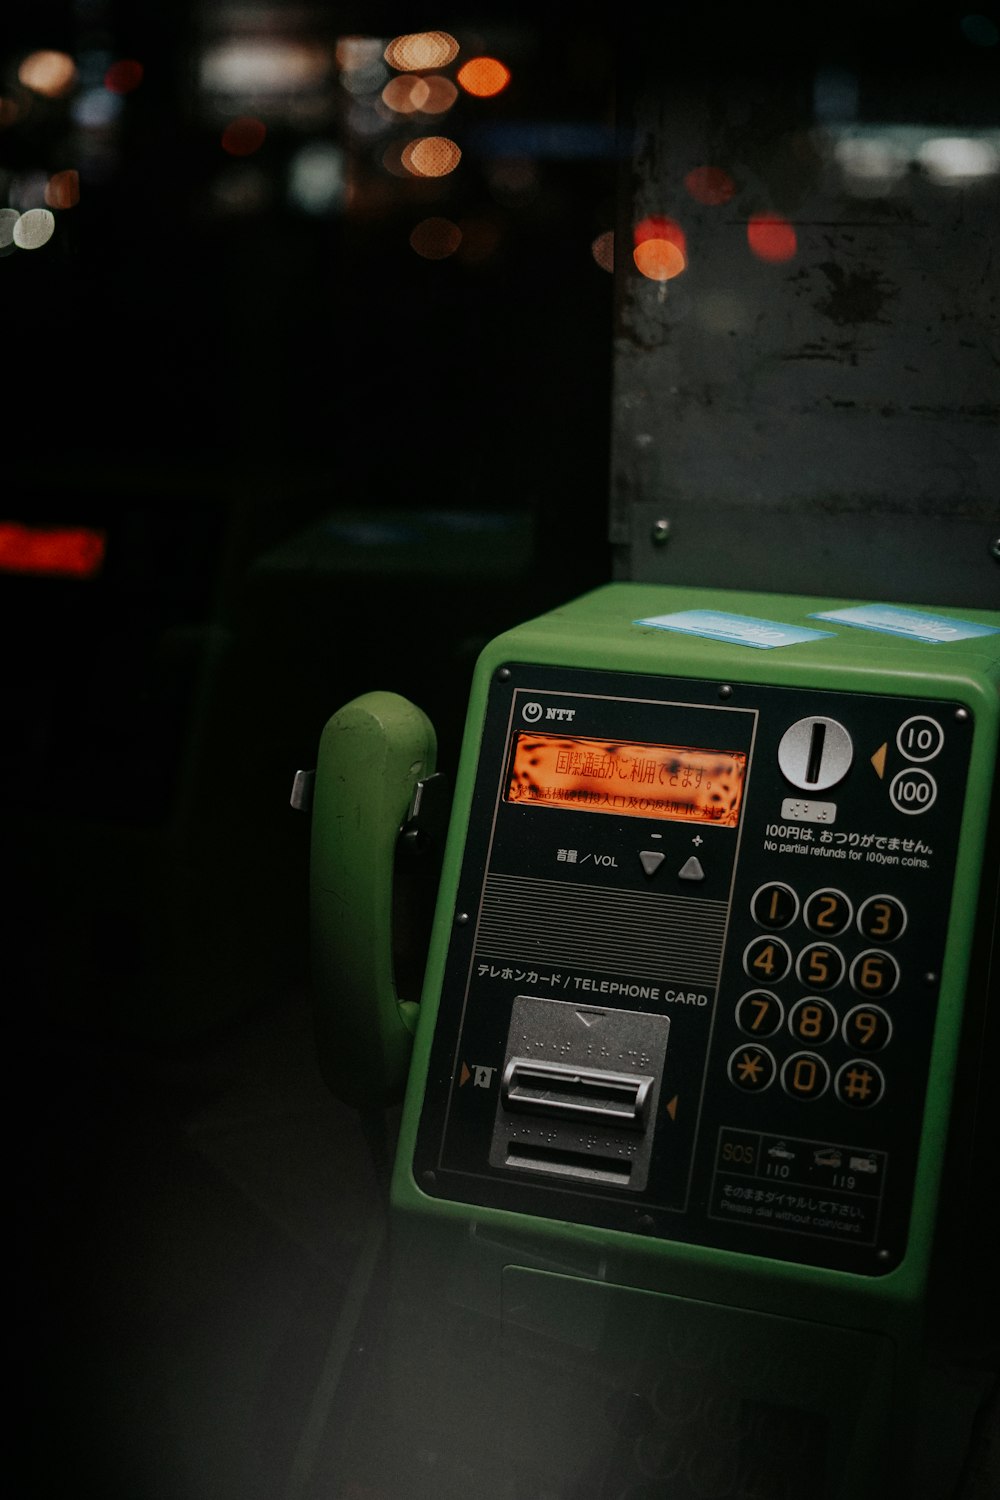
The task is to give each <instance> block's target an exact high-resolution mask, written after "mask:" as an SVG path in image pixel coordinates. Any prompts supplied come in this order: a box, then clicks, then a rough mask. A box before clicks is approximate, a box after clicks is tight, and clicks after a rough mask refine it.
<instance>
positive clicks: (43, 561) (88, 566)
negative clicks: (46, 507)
mask: <svg viewBox="0 0 1000 1500" xmlns="http://www.w3.org/2000/svg"><path fill="white" fill-rule="evenodd" d="M106 548H107V536H106V534H105V533H104V532H103V531H94V530H93V529H92V528H91V527H89V526H22V525H21V524H20V523H19V522H17V521H0V571H2V572H5V573H30V574H33V575H34V576H35V577H36V578H94V577H96V576H97V574H98V573H99V572H100V571H101V567H102V564H103V562H104V554H105V551H106Z"/></svg>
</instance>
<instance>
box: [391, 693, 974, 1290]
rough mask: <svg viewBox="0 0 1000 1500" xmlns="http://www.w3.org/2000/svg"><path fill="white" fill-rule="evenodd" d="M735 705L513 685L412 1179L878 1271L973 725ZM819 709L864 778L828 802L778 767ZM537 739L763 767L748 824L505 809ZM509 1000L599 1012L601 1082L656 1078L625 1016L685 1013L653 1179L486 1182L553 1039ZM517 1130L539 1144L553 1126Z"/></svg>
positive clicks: (826, 793) (450, 971)
mask: <svg viewBox="0 0 1000 1500" xmlns="http://www.w3.org/2000/svg"><path fill="white" fill-rule="evenodd" d="M724 694H725V695H723V689H722V688H721V687H720V685H719V684H715V683H711V682H698V681H688V680H683V679H670V678H660V677H645V676H639V675H629V674H624V673H609V672H603V671H583V670H576V669H566V668H558V667H548V666H546V667H538V666H524V665H516V664H512V665H511V666H509V667H508V668H505V669H504V672H502V673H498V674H496V677H495V679H494V682H493V684H492V688H491V692H490V696H489V702H488V708H487V714H486V721H485V725H484V733H483V739H482V748H481V754H480V762H479V768H478V773H477V780H476V787H475V793H474V798H473V806H472V813H471V817H470V821H469V829H468V838H467V843H466V848H465V854H464V859H463V864H462V872H461V877H460V883H459V891H458V899H457V903H456V908H455V914H456V917H458V916H460V915H461V916H464V918H465V920H464V921H462V920H456V922H455V925H454V928H453V933H452V940H451V944H450V948H449V954H448V960H447V966H446V972H445V979H444V984H443V987H442V994H441V1000H440V1010H439V1015H438V1020H437V1026H436V1032H435V1037H434V1042H433V1048H432V1055H431V1062H430V1069H429V1074H428V1079H427V1086H426V1093H425V1100H424V1107H423V1112H422V1116H421V1123H420V1128H419V1132H418V1139H417V1146H416V1151H415V1160H414V1171H415V1173H416V1175H417V1178H418V1181H420V1182H421V1186H422V1187H424V1188H425V1190H426V1191H427V1192H429V1193H431V1194H432V1195H435V1196H439V1197H444V1198H449V1199H452V1200H456V1201H460V1202H467V1203H470V1204H483V1205H491V1206H494V1207H497V1208H503V1209H507V1210H513V1211H515V1212H518V1213H523V1214H528V1215H537V1216H542V1217H545V1218H554V1219H563V1220H567V1221H571V1222H575V1223H588V1224H593V1225H600V1226H605V1227H608V1228H615V1229H622V1230H632V1231H634V1230H636V1229H637V1228H638V1229H641V1231H642V1232H643V1233H645V1234H647V1235H651V1236H653V1237H658V1238H661V1239H665V1240H677V1241H683V1242H688V1243H692V1244H698V1245H712V1246H717V1247H720V1248H725V1249H732V1250H739V1251H742V1252H745V1253H750V1254H759V1255H766V1256H769V1257H772V1258H778V1259H785V1260H794V1261H797V1262H801V1263H805V1264H812V1265H822V1266H829V1267H833V1268H839V1269H849V1270H852V1271H858V1272H862V1273H866V1274H872V1275H876V1274H880V1273H884V1272H886V1271H888V1270H891V1269H892V1268H893V1267H894V1266H895V1265H897V1264H898V1263H899V1260H900V1259H901V1257H902V1255H903V1252H904V1250H905V1248H906V1241H907V1235H908V1232H909V1220H910V1210H911V1203H912V1196H913V1183H914V1173H915V1164H916V1158H917V1151H918V1147H919V1143H920V1136H921V1130H922V1120H923V1104H924V1094H925V1090H926V1085H927V1079H928V1069H929V1062H930V1047H931V1039H932V1032H933V1027H934V1023H935V1018H936V1015H937V1009H938V998H939V976H940V973H941V968H942V962H943V957H944V942H945V933H946V928H947V921H948V914H949V907H950V902H951V888H952V883H953V880H954V870H955V858H956V844H957V836H958V828H959V824H960V820H961V814H962V808H963V803H964V797H965V785H966V779H967V773H968V763H969V752H970V746H971V739H972V724H971V715H969V714H968V713H967V712H966V711H965V710H964V709H963V708H962V706H961V705H959V704H957V703H948V702H940V701H924V700H920V699H911V698H901V697H896V696H883V695H876V694H856V693H835V692H819V691H813V690H809V691H806V690H800V689H794V688H778V687H762V686H757V685H749V684H748V685H740V684H729V685H727V687H726V689H725V690H724ZM528 704H532V705H537V706H538V707H537V708H535V707H532V708H530V709H529V710H528V716H527V717H526V715H525V706H526V705H528ZM550 710H551V713H550ZM567 711H571V714H572V717H570V715H569V712H567ZM817 717H818V718H821V719H824V720H829V721H832V722H833V723H834V724H835V725H839V726H842V727H843V728H844V729H846V731H847V732H848V734H849V736H850V740H851V742H852V747H853V750H852V759H851V763H850V768H849V769H848V770H847V772H846V775H844V776H843V777H842V779H840V780H839V781H838V782H837V783H836V784H834V785H832V786H830V787H829V788H826V789H821V790H815V791H813V790H811V789H809V788H806V789H804V790H803V789H800V788H797V787H795V786H793V785H790V784H789V782H788V781H787V779H786V778H785V776H784V775H783V774H782V770H781V769H780V768H779V764H778V747H779V743H780V742H781V740H782V737H783V736H784V735H785V734H786V731H788V730H789V728H790V727H791V726H792V725H794V724H796V723H798V722H800V721H803V720H812V719H814V718H817ZM535 726H537V727H538V729H539V731H542V732H545V733H547V734H554V735H560V734H561V735H565V736H567V737H574V736H578V737H580V738H581V739H587V740H601V739H603V740H606V741H609V742H610V741H630V742H634V743H636V744H648V745H673V746H688V747H698V748H702V749H705V750H711V751H719V752H729V753H737V754H739V753H744V754H746V755H747V757H748V759H747V775H746V784H745V790H744V795H743V801H742V807H741V809H740V816H739V822H738V825H737V826H734V827H724V826H717V825H713V824H711V823H699V822H694V821H691V820H690V819H689V818H683V817H682V818H679V819H664V818H658V817H650V816H645V815H643V812H642V810H641V804H640V803H638V802H636V803H635V806H634V808H633V809H632V810H630V809H629V807H628V804H627V802H621V803H620V804H619V806H618V810H616V811H597V810H580V809H578V808H576V807H569V806H562V805H544V804H528V805H524V804H516V803H512V802H510V801H507V800H505V797H504V792H505V789H506V788H507V785H508V778H509V765H510V755H511V746H512V743H513V736H514V735H515V734H516V733H517V732H518V731H522V730H524V729H525V727H528V728H533V727H535ZM904 726H908V727H904ZM829 732H830V736H831V738H830V740H828V741H827V744H828V746H829V745H831V744H833V743H834V730H832V729H831V730H830V731H829ZM813 748H814V749H816V750H818V751H821V750H822V744H821V743H820V742H816V743H815V744H814V746H813ZM904 751H905V752H906V753H904ZM928 751H930V754H928ZM813 758H814V760H815V756H814V757H813ZM807 759H808V757H807ZM786 768H787V767H786ZM809 770H810V774H811V775H812V776H813V778H814V779H816V777H817V775H818V773H817V768H816V765H815V764H814V765H813V766H812V767H811V768H809ZM915 773H916V774H915ZM616 774H617V773H616ZM820 779H822V778H820ZM621 791H622V793H623V794H625V795H626V796H634V793H635V789H634V788H632V787H630V786H622V787H621ZM817 804H819V806H817ZM914 806H916V807H917V808H918V810H917V811H913V810H911V809H912V808H913V807H914ZM661 852H662V854H663V855H664V858H663V859H662V860H659V861H657V860H652V861H651V860H649V859H648V858H647V860H645V861H644V860H643V859H642V858H641V856H642V855H644V854H645V855H647V856H648V855H650V854H651V853H653V854H656V853H661ZM692 858H693V859H694V860H696V861H697V866H696V867H694V868H692V867H691V866H690V865H689V863H688V862H689V861H690V860H691V859H692ZM647 866H652V867H653V868H652V869H651V870H650V869H648V868H647ZM697 867H700V878H699V870H698V868H697ZM682 871H685V874H682ZM692 875H693V876H694V878H692ZM773 888H776V889H773ZM866 903H867V905H866ZM518 996H530V997H533V998H534V999H536V1000H549V1001H556V1002H563V1003H565V1002H573V1004H574V1005H575V1006H576V1007H577V1008H578V1009H579V1010H580V1011H582V1012H583V1014H582V1015H581V1017H580V1024H581V1025H585V1026H586V1027H587V1028H588V1030H590V1029H591V1028H592V1025H593V1022H594V1018H597V1021H598V1024H599V1027H600V1029H601V1030H602V1036H603V1040H602V1043H601V1046H600V1047H596V1043H595V1044H594V1046H595V1048H596V1050H593V1049H592V1052H591V1055H592V1056H593V1057H594V1058H595V1059H596V1060H597V1062H598V1063H599V1065H602V1066H605V1067H608V1068H615V1067H618V1068H619V1069H620V1068H621V1067H622V1066H625V1065H634V1066H637V1067H638V1066H639V1065H640V1063H641V1061H642V1060H641V1059H638V1058H636V1057H633V1058H632V1059H631V1063H630V1061H629V1058H627V1057H625V1055H624V1052H622V1051H621V1049H618V1050H617V1051H616V1044H615V1031H616V1016H619V1017H620V1018H621V1019H620V1024H621V1025H622V1026H623V1025H624V1024H625V1019H624V1015H623V1014H622V1013H625V1012H628V1013H630V1015H633V1016H634V1015H639V1016H641V1015H643V1014H647V1015H660V1016H666V1017H667V1018H668V1021H669V1035H668V1040H667V1044H666V1049H665V1060H664V1061H663V1062H662V1070H661V1069H660V1065H659V1064H657V1065H656V1067H657V1105H656V1117H655V1119H654V1120H652V1121H651V1122H650V1125H649V1129H650V1131H651V1132H652V1133H653V1134H652V1146H651V1150H649V1151H648V1153H647V1154H648V1172H647V1169H646V1166H645V1165H644V1167H643V1172H642V1177H641V1181H642V1186H641V1187H639V1188H636V1187H635V1186H633V1185H628V1186H623V1185H622V1184H621V1183H617V1182H615V1181H613V1180H612V1181H610V1182H609V1183H607V1184H605V1183H602V1182H600V1181H599V1180H597V1181H595V1180H593V1177H592V1176H591V1177H590V1178H588V1176H587V1174H586V1173H584V1172H580V1173H579V1174H577V1175H576V1176H574V1175H570V1176H569V1177H567V1176H566V1175H564V1174H563V1175H560V1174H561V1172H562V1168H561V1167H560V1168H559V1169H556V1167H555V1165H554V1166H553V1169H552V1170H551V1171H547V1170H546V1169H545V1162H544V1155H543V1157H542V1163H541V1170H532V1171H525V1170H523V1169H522V1168H521V1167H519V1166H517V1165H513V1166H505V1165H503V1164H500V1165H492V1166H491V1165H490V1159H491V1143H492V1155H493V1160H494V1161H495V1162H496V1161H500V1160H501V1158H500V1157H499V1156H498V1153H497V1145H496V1141H495V1140H494V1136H495V1133H496V1131H497V1129H498V1122H499V1125H504V1123H505V1120H504V1116H503V1112H502V1106H501V1102H500V1089H501V1082H502V1077H503V1071H504V1067H505V1066H506V1065H507V1064H508V1063H509V1060H510V1058H511V1057H512V1056H514V1055H515V1054H516V1053H517V1052H518V1051H519V1050H523V1049H524V1047H525V1046H529V1047H531V1046H533V1047H534V1048H535V1052H534V1054H533V1055H539V1049H540V1048H542V1046H543V1043H542V1041H541V1040H539V1039H537V1038H535V1039H533V1040H532V1039H527V1038H526V1037H522V1038H518V1037H516V1036H514V1035H510V1036H509V1032H510V1031H511V1025H510V1023H511V1014H512V1009H513V1007H514V1002H515V999H516V997H518ZM570 1010H572V1007H570ZM536 1011H537V1008H536ZM559 1014H560V1015H561V1014H563V1013H562V1012H560V1013H559ZM629 1024H631V1023H629ZM954 1024H955V1025H956V1026H957V1025H958V1017H957V1016H956V1017H955V1019H954ZM594 1036H596V1032H594ZM544 1046H546V1047H548V1048H549V1050H550V1052H551V1053H552V1055H553V1057H555V1058H556V1060H558V1053H557V1050H556V1048H557V1044H556V1043H555V1042H551V1043H549V1042H546V1043H544ZM568 1048H569V1044H568V1043H567V1044H566V1049H567V1055H569V1051H568ZM633 1050H634V1049H633ZM572 1055H573V1056H574V1057H575V1058H577V1059H578V1058H579V1055H580V1054H579V1051H577V1052H575V1053H573V1054H572ZM647 1061H648V1060H647ZM515 1123H517V1124H518V1128H520V1129H523V1131H524V1134H525V1136H526V1137H528V1138H530V1139H536V1140H538V1141H539V1142H542V1144H540V1145H539V1147H538V1150H539V1151H540V1152H544V1141H543V1136H544V1131H543V1127H544V1125H545V1120H544V1119H542V1120H541V1123H539V1121H538V1120H534V1121H533V1120H531V1119H530V1118H527V1119H526V1120H525V1121H524V1122H523V1124H521V1123H520V1122H514V1121H511V1122H510V1124H511V1129H512V1130H513V1129H514V1125H515ZM599 1134H600V1132H598V1133H597V1134H596V1135H595V1133H594V1132H593V1131H590V1132H589V1133H588V1131H587V1130H586V1129H581V1133H580V1136H579V1142H580V1144H579V1150H580V1152H581V1153H582V1156H583V1157H586V1155H587V1152H588V1151H591V1152H596V1154H597V1155H598V1156H600V1155H601V1152H602V1146H601V1143H600V1141H599V1140H598V1138H597V1137H598V1135H599ZM552 1138H553V1140H554V1139H555V1136H554V1135H553V1137H552ZM562 1139H563V1138H562V1137H560V1141H562ZM615 1139H618V1138H617V1137H616V1138H615ZM609 1140H610V1137H609ZM588 1142H589V1144H588ZM647 1144H648V1142H647ZM607 1149H608V1148H607V1144H606V1146H605V1148H604V1154H605V1155H607ZM614 1149H615V1150H616V1151H620V1150H621V1148H620V1146H615V1148H614ZM564 1154H565V1153H564ZM511 1159H512V1160H517V1161H520V1160H521V1157H520V1156H517V1157H513V1156H512V1158H511ZM561 1159H562V1158H560V1160H561ZM553 1160H554V1161H555V1158H554V1159H553Z"/></svg>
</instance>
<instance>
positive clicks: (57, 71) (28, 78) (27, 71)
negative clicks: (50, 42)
mask: <svg viewBox="0 0 1000 1500" xmlns="http://www.w3.org/2000/svg"><path fill="white" fill-rule="evenodd" d="M17 76H18V78H19V79H20V81H21V83H23V84H24V86H25V88H26V89H31V91H32V92H33V93H35V94H42V95H43V96H44V97H45V98H46V99H61V98H62V96H63V95H64V94H68V93H69V91H70V90H71V89H72V87H73V85H74V84H75V83H76V63H75V62H74V61H73V59H72V58H71V57H70V56H69V55H68V53H66V52H47V51H43V52H32V53H30V54H29V55H28V56H27V57H26V58H24V59H23V61H22V63H21V65H20V67H19V68H18V70H17Z"/></svg>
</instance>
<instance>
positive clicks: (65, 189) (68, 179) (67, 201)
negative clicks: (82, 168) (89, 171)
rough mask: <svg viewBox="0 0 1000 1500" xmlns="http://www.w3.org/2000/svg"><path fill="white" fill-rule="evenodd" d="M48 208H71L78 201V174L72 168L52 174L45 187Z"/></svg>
mask: <svg viewBox="0 0 1000 1500" xmlns="http://www.w3.org/2000/svg"><path fill="white" fill-rule="evenodd" d="M45 201H46V203H47V204H48V206H49V208H73V207H75V205H76V204H77V203H79V201H80V174H79V172H77V171H75V170H74V169H73V168H69V169H67V170H66V171H65V172H53V174H52V176H51V177H50V178H49V180H48V182H47V184H46V186H45Z"/></svg>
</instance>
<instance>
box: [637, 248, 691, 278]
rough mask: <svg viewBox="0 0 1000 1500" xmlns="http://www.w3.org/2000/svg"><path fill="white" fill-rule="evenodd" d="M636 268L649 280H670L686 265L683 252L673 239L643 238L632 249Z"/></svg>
mask: <svg viewBox="0 0 1000 1500" xmlns="http://www.w3.org/2000/svg"><path fill="white" fill-rule="evenodd" d="M632 259H633V260H634V261H635V265H636V269H637V270H638V271H641V273H642V275H643V276H645V277H646V278H647V279H648V280H649V281H670V280H671V279H672V278H673V277H674V276H679V275H680V274H681V272H682V271H683V270H684V267H685V266H686V265H687V261H686V260H685V258H684V252H683V251H682V250H680V249H679V248H678V246H677V245H675V244H674V242H673V240H656V239H649V240H643V241H642V243H641V244H640V245H636V247H635V249H634V250H633V251H632Z"/></svg>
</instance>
